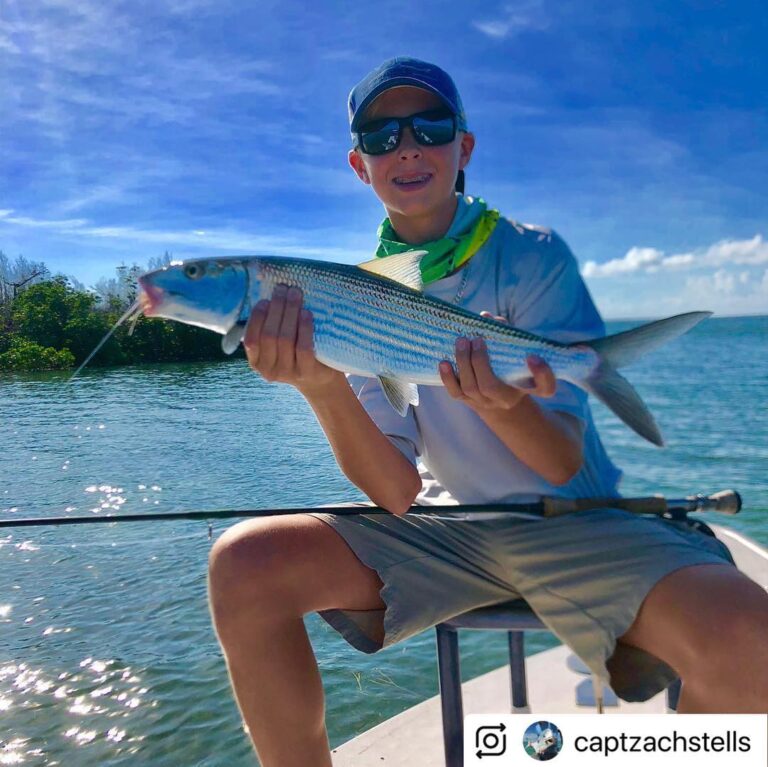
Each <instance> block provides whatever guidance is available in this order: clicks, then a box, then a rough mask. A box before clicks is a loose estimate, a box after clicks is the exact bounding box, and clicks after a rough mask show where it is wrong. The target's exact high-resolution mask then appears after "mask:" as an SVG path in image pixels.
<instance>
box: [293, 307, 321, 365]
mask: <svg viewBox="0 0 768 767" xmlns="http://www.w3.org/2000/svg"><path fill="white" fill-rule="evenodd" d="M314 335H315V329H314V322H313V320H312V312H310V311H309V309H302V310H301V311H300V312H299V330H298V333H297V334H296V365H297V366H298V368H299V373H300V374H303V373H307V372H308V371H310V370H311V368H312V364H313V363H314V362H315V360H316V357H315V343H314Z"/></svg>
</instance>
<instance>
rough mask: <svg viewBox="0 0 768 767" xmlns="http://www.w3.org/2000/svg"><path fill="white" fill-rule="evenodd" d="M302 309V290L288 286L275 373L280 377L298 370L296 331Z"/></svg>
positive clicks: (278, 339)
mask: <svg viewBox="0 0 768 767" xmlns="http://www.w3.org/2000/svg"><path fill="white" fill-rule="evenodd" d="M300 311H301V291H300V290H299V289H298V288H293V287H292V288H288V291H287V292H286V294H285V308H284V310H283V316H282V319H281V321H280V330H279V331H278V336H277V360H276V370H275V373H276V375H277V377H278V378H279V379H285V378H286V377H288V376H291V375H293V373H294V371H295V370H296V333H297V331H298V324H299V312H300Z"/></svg>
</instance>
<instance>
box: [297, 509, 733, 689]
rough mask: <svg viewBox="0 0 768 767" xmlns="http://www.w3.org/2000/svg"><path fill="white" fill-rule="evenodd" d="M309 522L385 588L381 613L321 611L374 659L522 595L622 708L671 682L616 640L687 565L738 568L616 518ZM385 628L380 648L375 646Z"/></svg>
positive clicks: (691, 541) (336, 518) (664, 525)
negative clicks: (340, 542) (328, 531)
mask: <svg viewBox="0 0 768 767" xmlns="http://www.w3.org/2000/svg"><path fill="white" fill-rule="evenodd" d="M312 516H314V517H317V518H318V519H321V520H323V521H324V522H326V523H327V524H329V525H331V526H332V527H333V528H334V529H335V530H336V531H337V532H338V533H339V534H340V535H341V536H342V537H343V538H344V540H345V541H346V542H347V543H348V544H349V546H350V547H351V548H352V550H353V551H354V552H355V554H356V555H357V557H358V558H359V559H360V560H361V562H363V564H365V565H367V566H368V567H371V568H373V569H374V570H376V572H377V573H378V574H379V577H380V578H381V580H382V582H383V583H384V586H383V588H382V590H381V598H382V600H383V601H384V603H385V605H386V608H385V609H382V610H323V611H322V612H320V613H319V614H320V616H321V617H322V618H323V619H324V620H325V621H327V622H328V623H329V624H330V625H331V626H332V627H333V628H334V629H336V630H337V631H338V632H339V633H340V634H341V635H342V637H344V639H346V641H347V642H349V643H350V644H351V645H352V646H353V647H355V648H356V649H358V650H361V651H362V652H365V653H373V652H376V651H377V650H380V649H381V648H382V647H387V646H389V645H392V644H395V643H396V642H400V641H402V640H404V639H407V638H408V637H411V636H413V635H414V634H418V633H419V632H420V631H423V630H424V629H427V628H430V627H431V626H434V625H435V624H436V623H440V622H441V621H444V620H446V619H447V618H451V617H453V616H455V615H458V614H460V613H463V612H466V611H467V610H471V609H473V608H475V607H481V606H485V605H491V604H495V603H498V602H504V601H507V600H510V599H516V598H520V597H522V598H523V599H525V600H526V602H528V604H529V605H530V606H531V608H532V609H533V610H534V611H535V612H536V614H537V615H538V616H539V617H540V618H541V620H542V621H543V622H544V623H545V624H546V625H547V626H548V627H549V628H550V629H551V631H552V632H553V633H554V634H555V635H556V636H557V637H558V638H559V639H560V640H561V641H562V642H564V643H565V644H566V645H568V646H569V647H570V648H571V649H572V650H573V651H574V652H575V653H576V655H578V656H579V657H580V658H581V659H582V660H583V661H584V663H586V665H587V666H588V667H589V668H590V670H591V671H592V672H593V673H595V674H597V675H598V676H599V677H601V678H602V679H603V680H604V681H605V682H606V683H608V684H610V685H611V687H612V688H613V689H614V691H615V692H616V694H617V695H619V697H621V698H622V699H624V700H627V701H641V700H647V699H648V698H650V697H652V696H653V695H655V694H656V693H658V692H660V691H661V690H663V689H665V688H666V687H668V686H669V684H671V682H673V681H674V680H675V679H676V677H677V675H676V674H675V672H674V671H673V670H672V669H671V668H670V667H669V666H668V665H667V664H665V663H664V662H662V661H661V660H659V659H658V658H656V657H655V656H653V655H650V654H649V653H646V652H643V651H642V650H638V649H637V648H633V647H629V646H628V645H625V644H623V643H620V644H618V645H617V643H616V639H617V637H620V636H621V635H622V634H624V633H625V632H626V631H627V630H628V629H629V627H630V626H631V625H632V623H633V621H634V619H635V616H636V615H637V612H638V610H639V608H640V605H641V603H642V602H643V600H644V599H645V597H646V595H647V594H648V592H649V591H650V590H651V588H653V586H654V584H656V583H657V582H658V581H659V580H660V579H661V578H663V577H664V576H665V575H668V574H669V573H671V572H673V571H674V570H678V569H680V568H682V567H687V566H689V565H706V564H723V563H731V564H732V563H733V559H732V558H731V555H730V553H729V551H728V549H727V548H726V546H725V545H724V544H723V543H721V542H720V541H718V540H717V539H716V538H713V537H711V536H709V535H706V534H705V533H702V532H700V531H698V530H696V529H693V528H692V527H691V525H690V524H689V523H686V522H670V521H667V520H663V519H659V518H657V517H652V516H638V515H636V514H631V513H629V512H625V511H619V510H617V509H598V510H595V511H584V512H579V513H576V514H568V515H565V516H563V517H557V518H553V519H535V518H534V519H524V518H520V517H517V518H503V517H502V518H493V519H478V520H467V519H463V520H462V519H455V520H454V519H447V518H446V516H445V515H442V516H441V518H435V517H433V516H430V515H427V514H409V515H406V516H405V517H396V516H394V515H391V514H357V515H352V516H343V515H335V514H331V513H325V512H317V513H313V514H312ZM382 621H383V626H384V641H383V644H379V643H378V642H375V641H373V640H372V639H371V638H370V637H371V635H376V633H375V632H374V631H373V630H372V628H373V627H374V626H375V627H377V628H378V629H379V631H378V634H379V635H380V633H381V631H380V629H381V625H382ZM614 652H615V657H613V659H612V660H611V664H610V666H611V668H610V673H609V670H608V668H607V667H606V663H607V661H608V659H609V658H611V656H613V655H614Z"/></svg>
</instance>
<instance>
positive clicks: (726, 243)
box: [582, 234, 768, 277]
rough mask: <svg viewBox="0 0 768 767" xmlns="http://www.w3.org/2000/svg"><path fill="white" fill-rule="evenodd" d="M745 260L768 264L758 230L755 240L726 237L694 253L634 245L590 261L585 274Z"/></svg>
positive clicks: (767, 245)
mask: <svg viewBox="0 0 768 767" xmlns="http://www.w3.org/2000/svg"><path fill="white" fill-rule="evenodd" d="M735 264H743V265H749V266H758V265H760V264H768V242H765V241H764V240H763V237H762V235H760V234H756V235H755V236H754V237H753V238H752V239H751V240H722V241H720V242H718V243H715V244H714V245H710V246H709V247H707V248H703V249H701V250H698V251H694V252H692V253H676V254H674V255H671V256H665V255H664V252H663V251H661V250H657V249H656V248H638V247H634V248H630V249H629V250H628V251H627V253H626V254H625V255H624V256H623V257H622V258H614V259H611V260H610V261H605V262H603V263H602V264H598V263H597V262H596V261H587V262H586V263H585V264H584V268H583V269H582V274H583V275H584V276H585V277H612V276H614V275H616V274H625V275H626V274H640V273H643V272H647V273H654V272H656V271H658V270H659V269H670V270H671V269H678V270H693V269H704V268H709V267H717V266H727V265H735Z"/></svg>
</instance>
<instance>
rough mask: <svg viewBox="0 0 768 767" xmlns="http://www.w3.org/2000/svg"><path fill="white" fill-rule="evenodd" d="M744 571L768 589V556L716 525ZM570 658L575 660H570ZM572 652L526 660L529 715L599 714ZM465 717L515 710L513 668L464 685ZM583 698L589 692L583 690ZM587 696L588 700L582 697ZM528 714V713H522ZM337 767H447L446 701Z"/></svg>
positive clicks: (654, 710)
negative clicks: (579, 696)
mask: <svg viewBox="0 0 768 767" xmlns="http://www.w3.org/2000/svg"><path fill="white" fill-rule="evenodd" d="M711 527H712V528H713V530H714V531H715V532H716V534H717V536H718V538H720V539H721V540H722V541H724V542H725V543H726V545H727V546H728V547H729V548H730V550H731V553H732V554H733V557H734V559H735V560H736V564H737V565H738V566H739V569H741V570H742V571H743V572H745V573H746V574H747V575H749V576H750V578H752V579H753V580H754V581H756V582H757V583H759V584H760V585H761V586H763V588H765V589H768V551H766V550H765V549H764V548H762V547H761V546H759V545H758V544H756V543H754V542H753V541H750V540H749V539H748V538H746V537H745V536H743V535H741V534H739V533H736V532H735V531H733V530H729V529H728V528H723V527H720V526H717V525H711ZM569 657H570V658H571V659H572V660H570V661H569ZM577 666H578V664H576V663H574V662H573V655H572V653H571V652H570V650H569V649H568V648H567V647H564V646H560V647H555V648H554V649H552V650H546V651H544V652H541V653H537V654H536V655H532V656H529V657H528V658H527V659H526V669H527V678H528V701H529V707H528V710H527V712H525V713H526V715H527V713H528V712H530V713H534V714H535V713H538V712H541V713H543V714H544V713H546V714H551V713H562V714H571V713H573V714H578V713H589V714H592V713H596V709H595V707H594V706H580V705H578V704H577V688H579V685H585V686H587V688H588V689H591V677H590V676H589V675H587V674H584V673H582V672H580V671H579V670H577ZM462 690H463V698H464V714H465V715H466V714H481V713H497V714H498V713H505V712H508V711H510V710H511V701H510V683H509V667H508V666H503V667H501V668H498V669H495V670H494V671H490V672H489V673H487V674H484V675H482V676H479V677H477V678H476V679H472V680H471V681H469V682H465V683H464V684H463V685H462ZM581 691H582V693H583V692H586V691H587V689H585V688H581ZM582 697H583V695H582ZM666 711H667V705H666V695H665V694H664V693H660V694H659V695H657V696H656V697H654V698H651V700H648V701H645V702H644V703H625V702H624V701H622V700H617V701H616V704H615V705H607V706H606V707H605V713H606V714H608V715H610V714H611V713H621V714H628V713H642V714H662V713H665V712H666ZM521 713H524V712H521ZM333 764H334V767H374V765H376V766H377V767H384V766H386V765H389V766H390V767H413V766H414V765H418V766H419V767H444V764H445V759H444V755H443V734H442V718H441V713H440V697H439V696H435V697H433V698H430V699H429V700H426V701H424V702H423V703H420V704H418V705H416V706H414V707H413V708H410V709H408V710H407V711H403V712H402V713H401V714H398V715H397V716H395V717H392V718H391V719H388V720H387V721H386V722H382V723H381V724H380V725H378V726H376V727H374V728H372V729H370V730H368V731H367V732H364V733H363V734H362V735H359V736H358V737H356V738H353V739H352V740H350V741H349V742H347V743H345V744H343V745H342V746H339V747H338V748H336V749H334V751H333Z"/></svg>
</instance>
